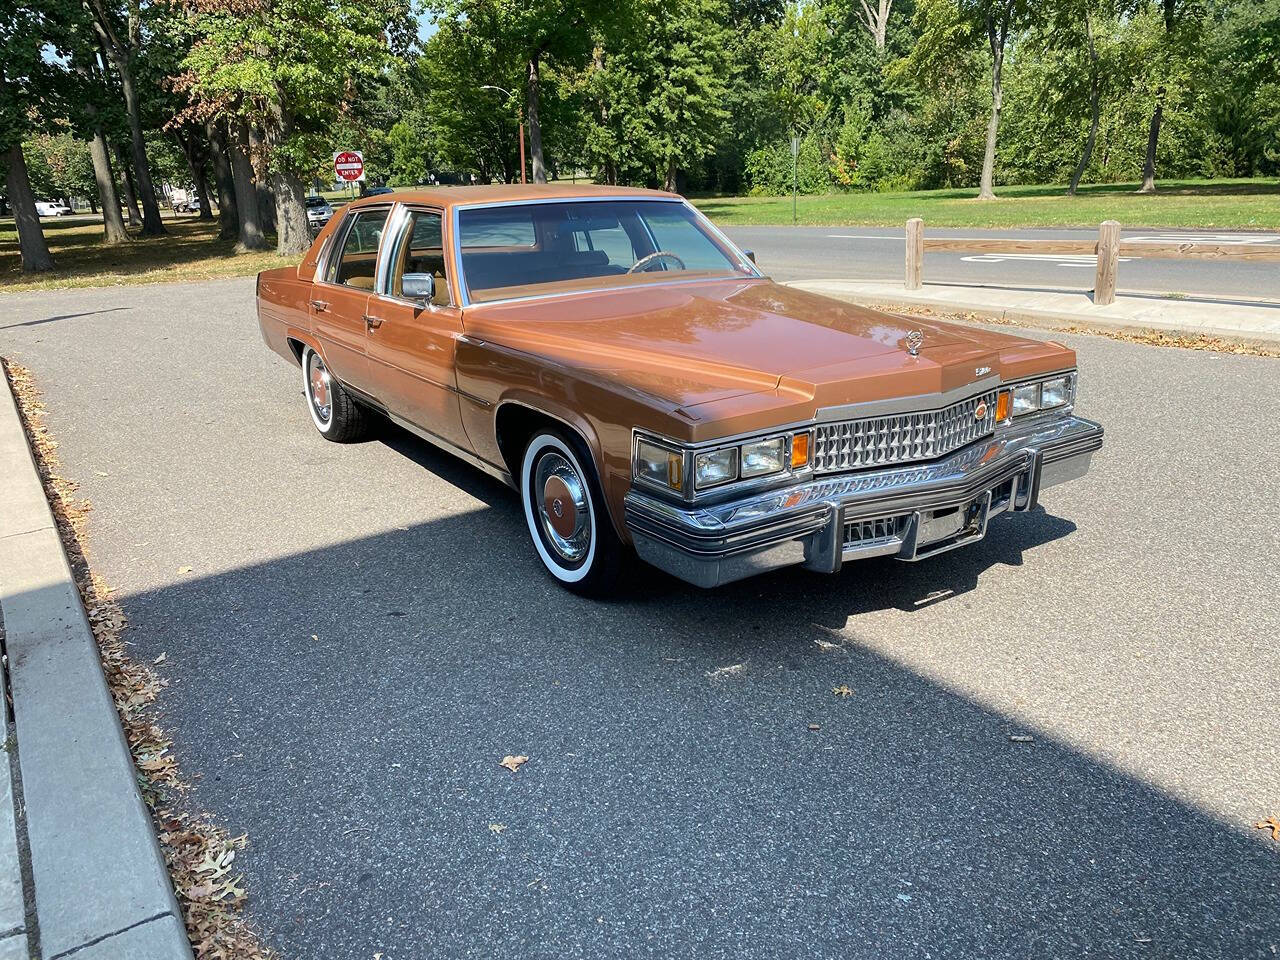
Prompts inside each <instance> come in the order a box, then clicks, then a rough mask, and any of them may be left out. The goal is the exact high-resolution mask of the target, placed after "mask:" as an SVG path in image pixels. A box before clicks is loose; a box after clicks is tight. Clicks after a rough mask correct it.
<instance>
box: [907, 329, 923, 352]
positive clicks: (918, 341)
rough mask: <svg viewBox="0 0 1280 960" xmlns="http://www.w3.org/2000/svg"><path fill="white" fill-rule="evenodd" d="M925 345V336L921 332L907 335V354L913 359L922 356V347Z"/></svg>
mask: <svg viewBox="0 0 1280 960" xmlns="http://www.w3.org/2000/svg"><path fill="white" fill-rule="evenodd" d="M923 344H924V334H923V333H921V332H920V331H919V330H912V331H911V332H910V333H908V334H907V353H909V354H911V356H913V357H918V356H920V347H921V345H923Z"/></svg>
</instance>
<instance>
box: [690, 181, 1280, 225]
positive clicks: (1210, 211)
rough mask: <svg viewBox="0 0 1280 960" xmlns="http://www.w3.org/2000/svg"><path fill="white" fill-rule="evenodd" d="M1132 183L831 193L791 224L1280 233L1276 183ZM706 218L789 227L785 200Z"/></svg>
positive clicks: (724, 204)
mask: <svg viewBox="0 0 1280 960" xmlns="http://www.w3.org/2000/svg"><path fill="white" fill-rule="evenodd" d="M1137 188H1138V184H1136V183H1115V184H1103V185H1099V186H1086V187H1081V188H1080V192H1079V193H1078V194H1077V195H1076V196H1074V197H1068V196H1066V194H1065V188H1064V187H1062V186H1033V187H1017V186H1011V187H997V188H996V199H995V200H978V199H977V196H978V191H977V189H976V188H975V189H972V190H920V191H914V192H911V193H838V194H825V195H821V196H807V197H806V196H801V197H800V198H799V222H800V223H801V224H808V225H812V226H855V225H860V226H889V227H900V226H902V225H903V224H904V223H905V222H906V221H907V220H908V219H910V218H911V217H923V218H924V222H925V227H926V228H928V227H930V226H934V227H1096V226H1097V225H1098V224H1099V223H1101V222H1102V221H1103V220H1119V221H1120V225H1121V226H1122V227H1175V228H1176V227H1217V228H1223V229H1228V228H1230V229H1244V230H1275V229H1280V179H1275V178H1268V179H1256V180H1162V181H1157V183H1156V193H1154V194H1138V193H1135V192H1134V191H1135V190H1136V189H1137ZM694 203H695V204H697V206H698V208H699V209H701V210H702V212H703V213H705V214H706V215H707V216H708V217H710V218H711V219H712V220H714V221H716V222H717V223H720V224H725V225H729V226H739V225H742V226H745V225H769V224H782V225H786V224H790V223H791V198H790V197H695V198H694Z"/></svg>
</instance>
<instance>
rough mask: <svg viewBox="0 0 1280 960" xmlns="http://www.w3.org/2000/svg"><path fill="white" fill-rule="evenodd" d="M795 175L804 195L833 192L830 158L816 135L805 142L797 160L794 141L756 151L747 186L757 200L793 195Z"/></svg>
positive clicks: (748, 162)
mask: <svg viewBox="0 0 1280 960" xmlns="http://www.w3.org/2000/svg"><path fill="white" fill-rule="evenodd" d="M793 174H794V177H795V181H796V184H797V187H798V190H799V192H800V193H826V192H827V191H828V190H830V189H831V186H832V176H831V166H830V161H829V160H828V154H827V151H826V150H825V149H824V146H823V144H822V143H821V141H820V140H819V139H818V138H817V136H815V135H814V134H809V135H808V136H806V137H802V138H801V140H800V153H799V156H797V157H792V155H791V141H790V139H788V140H784V141H781V142H779V143H772V144H769V145H767V146H764V147H761V148H760V149H758V150H753V151H752V152H751V154H750V156H748V157H747V182H748V183H749V184H751V193H752V195H754V196H770V197H777V196H782V195H783V194H789V193H791V187H792V179H793Z"/></svg>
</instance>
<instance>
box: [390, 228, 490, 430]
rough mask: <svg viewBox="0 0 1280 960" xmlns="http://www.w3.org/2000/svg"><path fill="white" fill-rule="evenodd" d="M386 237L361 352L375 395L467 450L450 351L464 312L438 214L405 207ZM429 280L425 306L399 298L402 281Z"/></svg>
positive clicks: (403, 296)
mask: <svg viewBox="0 0 1280 960" xmlns="http://www.w3.org/2000/svg"><path fill="white" fill-rule="evenodd" d="M399 224H400V226H399V227H398V228H397V229H396V236H395V237H393V238H390V241H389V242H390V243H391V246H390V248H389V249H390V252H389V254H388V261H387V268H386V279H385V281H384V286H385V290H384V291H383V292H380V293H378V294H376V295H374V296H373V297H371V298H370V299H369V303H368V306H367V307H366V309H365V312H366V315H367V317H368V324H367V325H368V339H367V350H368V354H369V364H370V374H371V376H372V378H373V380H374V381H375V382H376V384H377V389H376V391H375V394H376V396H377V397H378V399H379V400H381V401H382V402H383V403H384V404H385V405H386V407H387V409H388V410H390V411H391V412H392V413H394V414H397V415H398V416H400V417H403V418H404V419H405V420H408V421H409V422H410V423H412V424H414V425H415V426H417V427H419V428H421V429H423V430H426V431H427V432H428V433H432V434H435V435H436V436H437V437H440V438H442V439H444V440H447V441H448V442H450V443H452V444H454V445H456V446H459V447H463V448H464V449H470V443H469V442H468V441H467V436H466V433H465V432H464V431H463V429H462V412H461V410H460V409H459V406H458V391H457V378H456V375H455V373H454V347H455V344H456V342H457V336H458V334H460V333H461V332H462V311H461V310H459V309H458V308H457V307H456V306H454V305H453V298H452V295H451V294H450V290H449V271H448V268H447V266H446V263H445V259H446V258H445V256H444V238H443V233H442V218H441V214H440V211H438V210H430V209H425V208H423V209H418V208H410V209H408V210H407V211H406V212H405V216H404V218H403V219H400V220H399ZM424 274H425V275H429V276H431V277H432V278H434V283H435V294H434V295H433V296H432V297H431V299H430V300H429V301H421V300H414V299H411V298H410V297H408V296H406V295H405V291H404V278H405V276H406V275H410V276H411V277H413V276H414V275H416V276H418V277H421V276H422V275H424Z"/></svg>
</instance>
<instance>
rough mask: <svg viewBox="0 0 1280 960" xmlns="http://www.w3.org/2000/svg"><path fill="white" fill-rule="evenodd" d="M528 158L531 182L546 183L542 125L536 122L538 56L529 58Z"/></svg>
mask: <svg viewBox="0 0 1280 960" xmlns="http://www.w3.org/2000/svg"><path fill="white" fill-rule="evenodd" d="M529 157H530V159H531V160H532V164H533V182H534V183H546V182H547V168H546V166H545V164H543V162H542V125H541V124H540V123H539V122H538V54H536V53H535V54H534V55H533V56H532V57H530V58H529Z"/></svg>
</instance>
